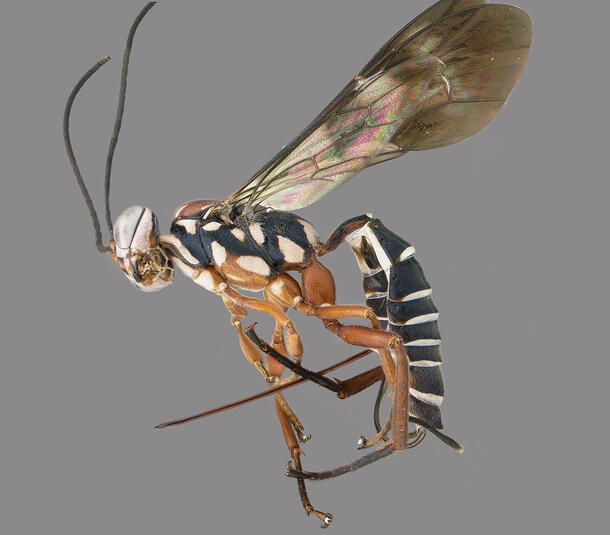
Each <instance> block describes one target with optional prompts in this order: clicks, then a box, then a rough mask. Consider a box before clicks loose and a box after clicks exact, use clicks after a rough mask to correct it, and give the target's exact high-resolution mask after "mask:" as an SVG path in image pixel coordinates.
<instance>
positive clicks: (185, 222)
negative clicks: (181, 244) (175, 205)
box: [176, 219, 197, 234]
mask: <svg viewBox="0 0 610 535" xmlns="http://www.w3.org/2000/svg"><path fill="white" fill-rule="evenodd" d="M176 225H180V226H181V227H184V229H185V230H186V231H187V232H188V233H189V234H195V232H196V228H195V227H196V226H197V220H196V219H181V220H180V221H176Z"/></svg>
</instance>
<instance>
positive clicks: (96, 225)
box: [63, 57, 110, 253]
mask: <svg viewBox="0 0 610 535" xmlns="http://www.w3.org/2000/svg"><path fill="white" fill-rule="evenodd" d="M109 60H110V58H109V57H105V58H102V59H100V60H99V61H98V62H97V63H96V64H95V65H93V67H91V68H90V69H89V70H88V71H87V72H86V73H85V74H84V75H83V77H82V78H81V79H80V80H79V81H78V82H76V85H75V86H74V89H72V92H71V93H70V96H69V97H68V101H67V102H66V109H65V110H64V122H63V132H64V144H65V145H66V152H67V153H68V160H70V165H71V166H72V171H73V172H74V176H75V177H76V182H77V184H78V186H79V187H80V191H81V193H82V194H83V197H84V198H85V204H86V205H87V208H89V215H90V217H91V221H92V222H93V230H94V232H95V246H96V247H97V250H98V251H99V252H100V253H106V252H108V251H110V247H108V246H107V245H104V244H103V243H102V229H101V228H100V220H99V218H98V217H97V211H96V210H95V206H94V204H93V201H92V200H91V195H89V190H88V189H87V186H86V185H85V181H84V179H83V175H82V174H81V172H80V169H79V168H78V163H77V162H76V157H75V156H74V150H73V149H72V141H71V140H70V114H71V112H72V104H73V103H74V99H75V98H76V95H77V94H78V92H79V91H80V90H81V88H82V87H83V86H84V85H85V83H86V82H87V80H89V78H91V77H92V76H93V75H94V74H95V72H96V71H97V70H98V69H99V68H100V67H101V66H102V65H104V63H107V62H108V61H109Z"/></svg>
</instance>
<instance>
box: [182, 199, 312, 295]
mask: <svg viewBox="0 0 610 535" xmlns="http://www.w3.org/2000/svg"><path fill="white" fill-rule="evenodd" d="M200 206H201V207H200ZM199 207H200V208H199ZM198 208H199V209H198ZM210 212H211V206H210V205H202V201H192V202H190V203H186V204H185V205H183V206H182V207H181V208H179V209H178V211H177V212H176V214H175V216H174V219H173V221H172V224H171V228H170V232H171V236H172V237H173V238H174V239H173V241H174V242H177V243H176V247H174V248H173V249H174V251H173V252H174V253H180V254H181V256H182V258H180V260H182V261H186V262H187V263H188V265H189V266H190V267H193V268H202V267H213V268H214V269H215V270H216V271H217V272H219V273H220V274H221V275H222V276H223V277H224V279H225V280H226V281H227V282H228V283H229V284H230V285H231V286H236V287H239V288H246V289H250V290H260V289H262V288H263V287H264V286H265V285H266V284H267V283H268V282H269V281H270V280H271V279H273V277H275V276H276V275H278V274H279V273H283V272H285V271H290V270H297V271H300V270H302V269H304V268H305V267H306V266H307V265H309V263H310V262H311V260H312V258H313V256H314V255H315V253H316V251H317V250H319V248H320V241H319V238H318V235H317V232H316V231H315V229H314V227H313V226H312V225H311V224H310V223H309V222H307V221H305V220H304V219H302V218H300V217H298V216H296V215H294V214H292V213H290V212H282V211H278V210H260V211H257V212H256V213H254V214H252V215H249V216H244V215H241V211H240V210H239V208H238V209H237V210H235V211H234V212H233V213H232V217H230V218H225V219H223V218H221V216H220V214H216V213H214V214H211V215H210ZM178 245H179V247H178ZM178 248H180V249H181V250H180V251H177V250H176V249H178Z"/></svg>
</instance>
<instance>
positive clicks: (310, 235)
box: [299, 219, 320, 248]
mask: <svg viewBox="0 0 610 535" xmlns="http://www.w3.org/2000/svg"><path fill="white" fill-rule="evenodd" d="M299 223H301V225H303V230H304V231H305V236H307V241H308V242H309V244H310V245H311V246H313V247H314V248H315V247H318V246H319V245H320V237H319V236H318V233H317V232H316V229H315V228H313V225H312V224H311V223H309V222H308V221H305V220H304V219H299Z"/></svg>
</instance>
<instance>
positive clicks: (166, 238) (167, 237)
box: [159, 234, 199, 265]
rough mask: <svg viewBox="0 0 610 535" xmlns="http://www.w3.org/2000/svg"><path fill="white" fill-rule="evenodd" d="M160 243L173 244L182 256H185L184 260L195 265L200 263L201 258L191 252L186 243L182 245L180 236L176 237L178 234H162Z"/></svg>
mask: <svg viewBox="0 0 610 535" xmlns="http://www.w3.org/2000/svg"><path fill="white" fill-rule="evenodd" d="M159 243H161V244H163V243H167V244H169V245H171V246H172V247H173V248H174V249H176V251H178V253H180V255H181V256H182V258H184V260H186V261H187V262H188V263H189V264H194V265H198V264H199V260H197V259H196V258H195V257H194V256H193V255H192V254H191V253H190V252H189V250H188V249H187V248H186V247H185V246H184V245H182V242H181V241H180V240H179V239H178V238H176V236H174V235H173V234H162V235H161V236H159Z"/></svg>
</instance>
